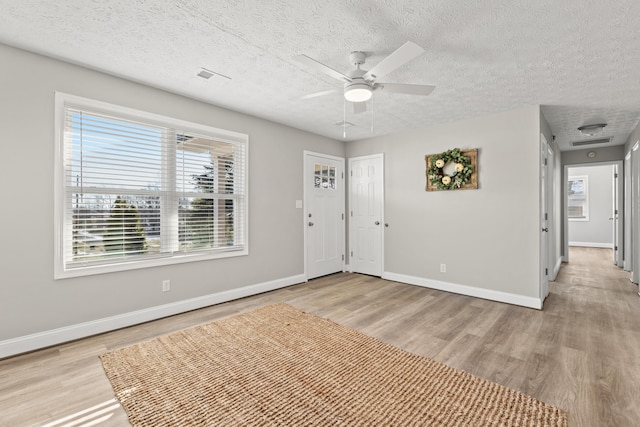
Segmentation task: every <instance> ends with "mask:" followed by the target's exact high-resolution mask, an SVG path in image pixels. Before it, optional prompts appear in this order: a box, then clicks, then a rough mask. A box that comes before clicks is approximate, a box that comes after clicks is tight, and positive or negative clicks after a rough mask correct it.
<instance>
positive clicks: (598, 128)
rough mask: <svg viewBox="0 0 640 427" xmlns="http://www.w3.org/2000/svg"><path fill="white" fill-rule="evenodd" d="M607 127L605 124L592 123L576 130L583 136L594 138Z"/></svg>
mask: <svg viewBox="0 0 640 427" xmlns="http://www.w3.org/2000/svg"><path fill="white" fill-rule="evenodd" d="M606 126H607V124H606V123H594V124H592V125H583V126H580V127H579V128H578V130H579V131H580V133H582V134H583V135H588V136H594V135H597V134H599V133H600V132H602V130H603V129H604V128H605V127H606Z"/></svg>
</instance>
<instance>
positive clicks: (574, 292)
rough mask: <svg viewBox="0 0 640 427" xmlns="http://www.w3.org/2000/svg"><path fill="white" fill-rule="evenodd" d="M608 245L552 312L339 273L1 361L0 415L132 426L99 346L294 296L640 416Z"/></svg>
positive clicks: (527, 382) (638, 301)
mask: <svg viewBox="0 0 640 427" xmlns="http://www.w3.org/2000/svg"><path fill="white" fill-rule="evenodd" d="M610 253H611V251H610V250H606V249H590V248H572V249H571V252H570V257H571V258H570V261H571V262H570V263H569V264H567V265H565V266H563V268H562V270H561V272H560V274H559V276H558V278H557V280H556V282H554V283H551V285H550V289H551V294H550V295H549V297H548V298H547V300H546V302H545V308H544V310H543V311H537V310H532V309H527V308H522V307H516V306H512V305H508V304H501V303H496V302H491V301H485V300H481V299H475V298H471V297H466V296H461V295H455V294H449V293H446V292H440V291H435V290H430V289H424V288H420V287H415V286H410V285H404V284H400V283H395V282H388V281H385V280H382V279H378V278H373V277H369V276H362V275H357V274H348V273H342V274H336V275H332V276H328V277H325V278H321V279H317V280H313V281H311V282H309V283H306V284H302V285H296V286H292V287H289V288H285V289H281V290H278V291H274V292H269V293H265V294H261V295H257V296H253V297H249V298H245V299H242V300H238V301H233V302H229V303H225V304H220V305H217V306H213V307H208V308H204V309H201V310H197V311H193V312H189V313H185V314H181V315H178V316H173V317H170V318H167V319H162V320H158V321H154V322H150V323H147V324H143V325H138V326H134V327H131V328H126V329H123V330H119V331H115V332H110V333H107V334H102V335H99V336H95V337H91V338H87V339H83V340H80V341H76V342H72V343H68V344H64V345H59V346H56V347H52V348H49V349H45V350H41V351H37V352H33V353H30V354H26V355H22V356H18V357H14V358H10V359H5V360H2V361H0V426H35V425H38V426H42V425H47V426H51V427H52V426H63V425H67V426H75V425H93V424H92V423H95V424H98V425H104V426H126V425H128V422H127V418H126V415H125V413H124V411H123V409H122V408H121V407H120V406H119V405H118V404H117V403H116V402H115V401H114V400H113V391H112V389H111V386H110V384H109V382H108V380H107V379H106V377H105V375H104V372H103V370H102V366H101V364H100V361H99V359H98V355H99V354H101V353H103V352H105V351H108V350H111V349H116V348H120V347H123V346H127V345H130V344H133V343H137V342H140V341H143V340H147V339H150V338H153V337H156V336H158V335H163V334H167V333H170V332H172V331H176V330H179V329H183V328H186V327H189V326H192V325H196V324H199V323H203V322H209V321H212V320H215V319H218V318H221V317H226V316H229V315H233V314H236V313H240V312H244V311H249V310H251V309H254V308H257V307H260V306H264V305H267V304H271V303H274V302H280V301H283V302H286V303H288V304H291V305H293V306H294V307H297V308H299V309H301V310H304V311H307V312H310V313H313V314H316V315H319V316H322V317H328V318H330V319H332V320H334V321H336V322H338V323H341V324H344V325H346V326H349V327H351V328H354V329H357V330H360V331H362V332H364V333H366V334H369V335H372V336H375V337H377V338H379V339H381V340H384V341H386V342H388V343H391V344H393V345H396V346H398V347H400V348H403V349H406V350H409V351H411V352H414V353H417V354H421V355H424V356H428V357H431V358H433V359H436V360H438V361H440V362H444V363H447V364H449V365H450V366H453V367H456V368H459V369H463V370H466V371H468V372H470V373H472V374H475V375H478V376H481V377H483V378H486V379H489V380H492V381H495V382H498V383H500V384H503V385H506V386H508V387H511V388H514V389H517V390H520V391H522V392H524V393H527V394H529V395H532V396H534V397H536V398H538V399H541V400H543V401H545V402H547V403H550V404H553V405H557V406H559V407H562V408H564V409H566V410H567V411H568V413H569V425H570V426H580V427H582V426H598V427H600V426H638V425H640V297H639V296H638V294H637V291H638V288H637V286H635V285H633V284H632V283H631V282H630V281H629V279H628V277H629V275H628V273H625V272H623V271H621V270H619V269H617V268H616V267H615V266H613V264H612V263H611V261H610V258H611V255H610Z"/></svg>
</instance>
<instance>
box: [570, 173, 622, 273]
mask: <svg viewBox="0 0 640 427" xmlns="http://www.w3.org/2000/svg"><path fill="white" fill-rule="evenodd" d="M623 187H624V185H623V181H622V162H621V161H616V162H603V163H591V164H579V165H565V188H566V193H565V248H564V253H565V254H566V256H567V259H566V261H569V259H568V258H569V247H570V246H572V247H592V248H607V249H611V252H609V253H610V254H611V258H610V261H611V262H612V263H613V264H615V265H616V266H618V267H622V266H623V263H624V251H623V249H624V245H623V239H624V237H623V232H622V231H623V221H624V211H623V209H622V202H623V197H624V193H623Z"/></svg>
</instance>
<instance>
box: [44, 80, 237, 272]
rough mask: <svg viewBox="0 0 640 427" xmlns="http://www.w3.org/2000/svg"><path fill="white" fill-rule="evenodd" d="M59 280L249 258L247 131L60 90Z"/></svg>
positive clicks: (58, 121)
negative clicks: (182, 119) (196, 122)
mask: <svg viewBox="0 0 640 427" xmlns="http://www.w3.org/2000/svg"><path fill="white" fill-rule="evenodd" d="M56 126H57V129H56V143H57V153H58V158H57V161H56V194H55V200H56V225H57V233H56V249H57V251H56V258H57V260H56V278H61V277H70V276H79V275H86V274H96V273H104V272H109V271H118V270H126V269H132V268H141V267H148V266H154V265H164V264H170V263H175V262H186V261H197V260H202V259H212V258H220V257H229V256H238V255H246V254H247V253H248V247H247V217H248V211H247V191H246V185H247V177H246V175H247V151H248V137H247V135H243V134H238V133H234V132H229V131H224V130H221V129H216V128H212V127H208V126H203V125H199V124H195V123H190V122H185V121H181V120H177V119H172V118H168V117H163V116H158V115H155V114H150V113H145V112H142V111H137V110H132V109H128V108H124V107H119V106H115V105H111V104H105V103H101V102H97V101H92V100H88V99H84V98H79V97H75V96H71V95H66V94H60V93H57V94H56Z"/></svg>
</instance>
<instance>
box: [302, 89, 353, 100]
mask: <svg viewBox="0 0 640 427" xmlns="http://www.w3.org/2000/svg"><path fill="white" fill-rule="evenodd" d="M339 92H342V89H329V90H323V91H322V92H315V93H308V94H306V95H302V96H296V97H294V98H291V100H292V101H301V100H304V99H311V98H317V97H319V96H325V95H331V94H332V93H339Z"/></svg>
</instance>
